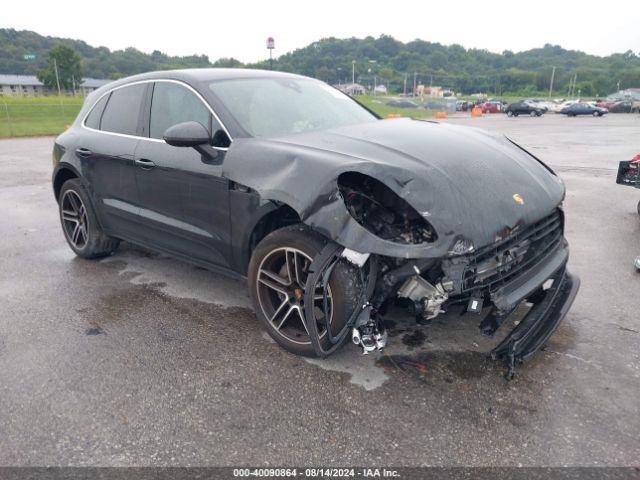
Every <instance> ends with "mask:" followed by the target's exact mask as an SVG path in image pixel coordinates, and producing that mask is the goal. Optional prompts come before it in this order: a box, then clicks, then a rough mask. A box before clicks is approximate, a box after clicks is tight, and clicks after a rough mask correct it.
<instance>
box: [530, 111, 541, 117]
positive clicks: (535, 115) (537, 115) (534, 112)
mask: <svg viewBox="0 0 640 480" xmlns="http://www.w3.org/2000/svg"><path fill="white" fill-rule="evenodd" d="M529 115H530V116H532V117H539V116H540V115H539V114H538V112H536V111H535V110H533V111H531V112H529Z"/></svg>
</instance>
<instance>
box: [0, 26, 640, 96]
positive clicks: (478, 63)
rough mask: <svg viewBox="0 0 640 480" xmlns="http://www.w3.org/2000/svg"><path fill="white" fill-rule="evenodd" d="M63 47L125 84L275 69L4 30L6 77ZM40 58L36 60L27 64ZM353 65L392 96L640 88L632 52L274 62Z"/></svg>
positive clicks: (304, 56)
mask: <svg viewBox="0 0 640 480" xmlns="http://www.w3.org/2000/svg"><path fill="white" fill-rule="evenodd" d="M58 43H63V44H65V45H68V46H70V47H71V48H73V49H74V50H76V51H77V52H78V53H79V54H80V56H81V57H82V68H83V72H84V75H85V76H87V77H94V78H119V77H122V76H127V75H132V74H135V73H140V72H145V71H150V70H159V69H174V68H193V67H207V66H234V67H242V66H250V67H258V68H268V63H267V62H266V61H265V62H259V63H256V64H249V65H243V64H242V63H240V62H239V61H237V60H235V59H231V58H223V59H219V60H217V61H215V62H212V61H211V60H210V59H209V58H208V57H207V56H206V55H192V56H187V57H171V56H168V55H166V54H164V53H162V52H160V51H154V52H153V53H151V54H147V53H143V52H140V51H139V50H136V49H135V48H127V49H125V50H116V51H111V50H109V49H108V48H106V47H92V46H90V45H87V44H86V43H85V42H83V41H81V40H72V39H63V38H54V37H44V36H42V35H39V34H37V33H35V32H30V31H16V30H13V29H0V73H16V74H35V72H36V71H37V70H38V69H39V68H42V67H43V66H44V65H45V63H46V55H47V52H48V50H49V49H50V48H51V47H52V46H54V45H56V44H58ZM25 54H34V55H35V56H36V58H35V60H25V59H24V55H25ZM352 60H356V65H355V70H356V80H357V81H360V82H361V83H364V84H367V85H370V84H373V82H374V75H375V77H376V81H377V82H378V83H381V82H382V83H385V84H388V85H389V86H390V87H391V89H392V90H395V91H402V90H403V89H404V81H405V77H406V80H407V88H408V89H409V90H410V89H411V87H412V85H413V80H414V73H415V78H416V81H417V82H418V83H426V84H433V85H441V86H444V87H449V88H452V89H454V90H456V91H462V92H465V93H472V92H477V91H483V92H495V93H497V94H499V93H504V92H532V93H534V92H538V91H545V90H547V89H548V88H549V80H550V76H551V69H552V67H553V66H555V67H556V75H555V88H554V90H555V91H557V92H559V94H562V93H563V92H566V91H567V89H568V86H569V83H570V81H571V80H572V79H573V78H574V76H577V83H576V91H577V90H578V89H580V90H581V91H582V93H583V94H584V95H604V94H607V93H610V92H612V91H614V90H616V89H617V87H618V82H620V87H621V88H628V87H640V57H638V56H637V55H636V54H634V53H633V52H631V51H628V52H626V53H619V54H614V55H610V56H607V57H598V56H594V55H588V54H586V53H583V52H579V51H573V50H565V49H563V48H561V47H560V46H554V45H545V46H544V47H542V48H537V49H532V50H527V51H524V52H518V53H514V52H511V51H508V50H506V51H504V52H502V53H493V52H489V51H486V50H478V49H465V48H463V47H462V46H460V45H441V44H439V43H433V42H427V41H424V40H414V41H412V42H408V43H403V42H400V41H398V40H395V39H394V38H392V37H390V36H386V35H383V36H381V37H379V38H373V37H367V38H364V39H357V38H349V39H337V38H326V39H322V40H319V41H317V42H314V43H312V44H310V45H308V46H307V47H304V48H300V49H297V50H295V51H293V52H290V53H287V54H284V55H282V56H280V57H279V58H277V59H275V60H274V68H275V69H278V70H284V71H290V72H296V73H301V74H303V75H309V76H312V77H316V78H320V79H322V80H325V81H328V82H331V83H337V82H339V81H340V82H345V81H351V68H352V63H351V62H352Z"/></svg>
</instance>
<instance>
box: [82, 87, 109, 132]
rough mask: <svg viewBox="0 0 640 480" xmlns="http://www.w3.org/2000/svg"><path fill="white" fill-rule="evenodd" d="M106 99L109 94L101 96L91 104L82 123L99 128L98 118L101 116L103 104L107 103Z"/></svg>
mask: <svg viewBox="0 0 640 480" xmlns="http://www.w3.org/2000/svg"><path fill="white" fill-rule="evenodd" d="M107 100H109V95H105V96H104V97H102V98H101V99H100V100H98V101H97V102H96V104H95V105H94V106H93V108H92V109H91V112H90V113H89V115H87V118H86V120H85V121H84V124H85V125H86V126H87V127H89V128H93V129H95V130H100V119H101V118H102V112H103V111H104V106H105V105H106V104H107Z"/></svg>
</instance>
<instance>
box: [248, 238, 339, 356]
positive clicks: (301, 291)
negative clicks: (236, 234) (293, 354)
mask: <svg viewBox="0 0 640 480" xmlns="http://www.w3.org/2000/svg"><path fill="white" fill-rule="evenodd" d="M311 261H312V259H311V258H310V257H309V256H308V255H307V254H306V253H304V252H303V251H301V250H298V249H297V248H291V247H281V248H276V249H274V250H272V251H271V252H269V254H267V255H266V256H265V257H264V258H263V260H262V262H261V263H260V267H259V268H258V275H257V278H256V292H257V299H258V303H259V305H260V308H261V309H262V313H263V314H264V316H265V317H266V318H267V320H268V321H269V323H270V324H271V326H272V327H273V329H274V331H275V332H276V333H278V334H279V335H282V336H283V337H285V338H286V339H287V340H289V341H291V342H295V343H298V344H309V343H311V342H310V340H309V332H308V330H307V325H306V322H305V317H304V308H305V307H304V296H305V284H306V281H307V277H308V272H309V266H310V265H311ZM313 298H314V304H315V308H314V311H315V314H316V318H315V320H316V321H317V322H321V323H319V324H318V330H319V332H320V338H322V337H323V336H324V335H325V334H326V330H325V328H324V325H325V322H324V319H325V318H328V322H326V323H327V324H329V325H330V324H331V320H332V317H333V297H332V295H331V288H330V287H329V286H328V287H327V310H328V311H327V312H325V311H324V302H323V293H322V290H321V288H318V290H317V291H316V292H315V295H314V297H313Z"/></svg>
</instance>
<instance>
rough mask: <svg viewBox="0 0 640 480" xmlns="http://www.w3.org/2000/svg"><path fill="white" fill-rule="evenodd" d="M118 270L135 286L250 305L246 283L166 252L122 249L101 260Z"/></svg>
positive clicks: (223, 303) (231, 304)
mask: <svg viewBox="0 0 640 480" xmlns="http://www.w3.org/2000/svg"><path fill="white" fill-rule="evenodd" d="M102 263H104V264H111V265H113V266H115V267H116V268H118V269H119V273H120V275H121V276H123V277H125V278H126V279H127V280H128V281H129V282H131V283H132V284H134V285H145V286H153V287H154V288H157V289H158V290H159V291H161V292H162V293H164V294H166V295H170V296H172V297H177V298H185V299H193V300H199V301H201V302H205V303H213V304H216V305H220V306H221V307H226V308H229V307H242V308H251V301H250V299H249V296H248V292H247V286H246V283H245V282H243V281H240V280H235V279H232V278H228V277H225V276H223V275H218V274H216V273H213V272H210V271H208V270H205V269H203V268H199V267H195V266H192V265H190V264H188V263H185V262H181V261H179V260H174V259H173V258H170V257H168V256H165V255H160V254H155V253H150V252H146V251H143V250H137V249H135V248H132V247H128V248H121V249H120V250H118V253H117V255H114V256H112V257H108V258H106V259H104V260H102Z"/></svg>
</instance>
